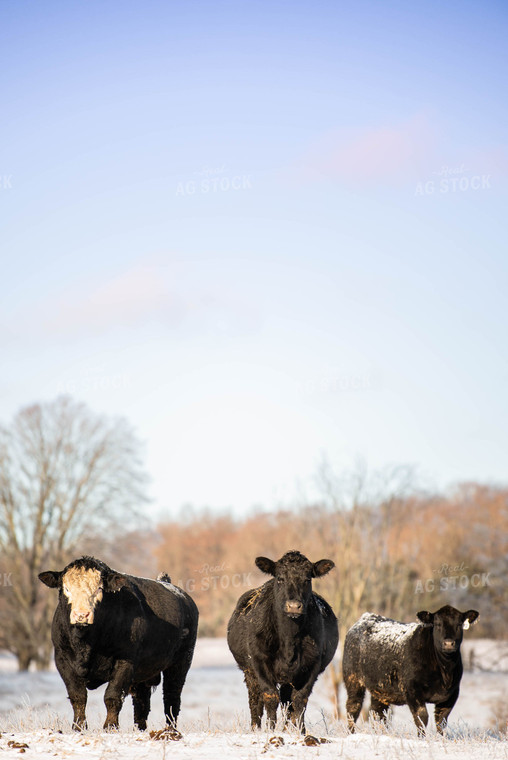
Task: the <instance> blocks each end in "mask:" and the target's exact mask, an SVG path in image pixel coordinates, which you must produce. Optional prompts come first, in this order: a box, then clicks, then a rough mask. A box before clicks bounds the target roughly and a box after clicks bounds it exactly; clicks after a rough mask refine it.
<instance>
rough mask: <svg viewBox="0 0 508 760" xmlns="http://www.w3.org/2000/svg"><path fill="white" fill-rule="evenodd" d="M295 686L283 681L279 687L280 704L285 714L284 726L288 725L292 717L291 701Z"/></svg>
mask: <svg viewBox="0 0 508 760" xmlns="http://www.w3.org/2000/svg"><path fill="white" fill-rule="evenodd" d="M292 694H293V687H292V686H291V684H290V683H283V684H281V686H280V689H279V696H280V704H281V707H282V710H283V715H284V728H285V727H286V725H287V722H288V718H292V713H293V705H292V703H291V699H292Z"/></svg>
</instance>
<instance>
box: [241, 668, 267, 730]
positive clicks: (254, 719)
mask: <svg viewBox="0 0 508 760" xmlns="http://www.w3.org/2000/svg"><path fill="white" fill-rule="evenodd" d="M244 677H245V683H246V685H247V693H248V695H249V709H250V722H251V726H252V728H261V718H262V717H263V696H262V694H261V689H260V688H259V684H258V681H257V678H256V676H255V675H254V673H253V672H252V670H245V671H244Z"/></svg>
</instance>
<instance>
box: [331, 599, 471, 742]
mask: <svg viewBox="0 0 508 760" xmlns="http://www.w3.org/2000/svg"><path fill="white" fill-rule="evenodd" d="M416 617H417V618H418V620H420V623H398V622H397V621H395V620H390V619H389V618H385V617H382V616H381V615H374V614H372V613H370V612H366V613H365V614H364V615H362V617H361V618H360V619H359V620H358V621H357V622H356V623H355V624H354V625H353V626H352V628H350V629H349V631H348V632H347V634H346V639H345V643H344V656H343V660H342V669H343V676H344V684H345V686H346V689H347V702H346V711H347V715H348V725H349V728H350V730H351V731H353V730H354V725H355V722H356V720H357V718H358V716H359V714H360V711H361V708H362V704H363V699H364V696H365V690H366V689H368V690H369V691H370V694H371V711H372V712H373V713H374V716H375V717H377V718H379V719H381V720H385V719H386V712H387V709H388V707H389V705H408V706H409V709H410V710H411V713H412V715H413V719H414V721H415V723H416V726H417V728H418V732H419V733H420V734H422V733H423V732H424V729H425V727H426V726H427V723H428V719H429V714H428V712H427V708H426V706H425V703H426V702H430V703H432V704H434V705H435V709H434V715H435V720H436V727H437V730H438V731H439V733H441V734H442V733H443V730H444V728H445V727H446V722H447V719H448V716H449V714H450V712H451V710H452V708H453V706H454V704H455V702H456V701H457V698H458V696H459V687H460V679H461V678H462V658H461V655H460V645H461V642H462V634H463V630H464V629H467V628H469V625H470V624H471V623H475V622H476V620H477V619H478V617H479V613H478V612H477V611H476V610H468V611H467V612H460V611H459V610H456V609H455V608H454V607H450V606H449V605H446V606H445V607H441V609H439V610H438V611H437V612H426V611H423V612H418V613H417V615H416Z"/></svg>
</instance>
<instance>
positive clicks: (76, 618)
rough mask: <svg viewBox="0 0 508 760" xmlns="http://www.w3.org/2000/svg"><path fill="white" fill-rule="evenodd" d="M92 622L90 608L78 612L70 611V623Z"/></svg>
mask: <svg viewBox="0 0 508 760" xmlns="http://www.w3.org/2000/svg"><path fill="white" fill-rule="evenodd" d="M92 623H93V612H92V611H91V610H83V611H79V612H74V610H73V611H72V612H71V625H91V624H92Z"/></svg>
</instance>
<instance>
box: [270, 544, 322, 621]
mask: <svg viewBox="0 0 508 760" xmlns="http://www.w3.org/2000/svg"><path fill="white" fill-rule="evenodd" d="M256 565H257V567H259V569H260V570H262V571H263V572H264V573H267V574H268V575H273V577H274V578H275V583H274V584H273V595H274V599H275V602H276V604H278V606H279V609H283V611H284V612H285V613H286V614H287V615H288V616H289V617H291V618H295V619H296V618H299V617H300V616H301V615H304V614H305V612H306V610H307V605H308V603H309V600H310V598H311V593H312V579H313V578H319V577H321V576H322V575H326V573H328V572H329V571H330V570H331V569H332V567H335V564H334V562H332V560H331V559H320V560H319V562H310V560H308V559H307V557H304V556H303V554H300V552H296V551H292V552H287V554H284V556H283V557H281V558H280V559H279V560H278V561H277V562H274V561H273V560H271V559H268V558H267V557H257V558H256Z"/></svg>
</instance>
